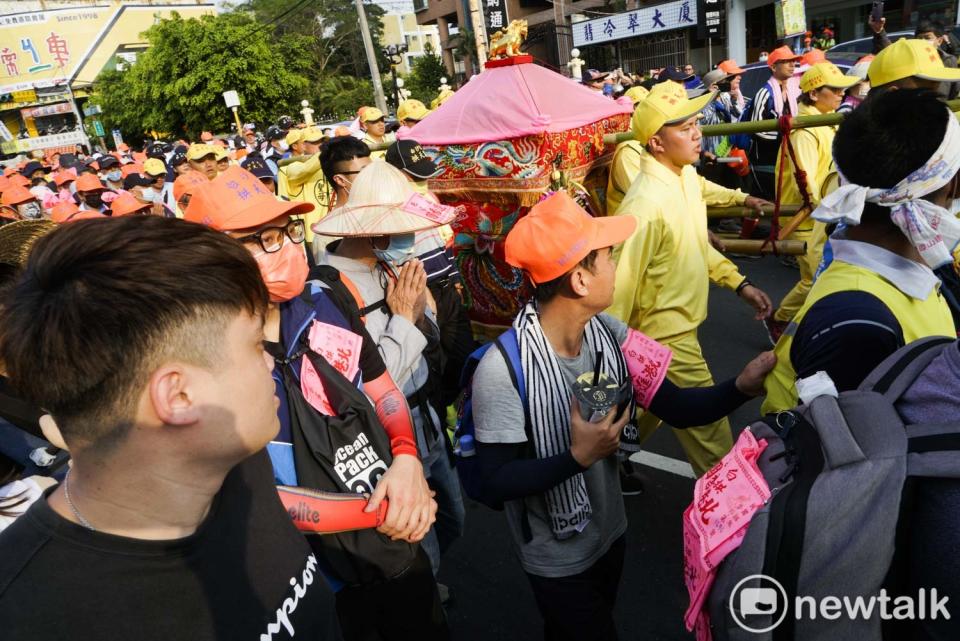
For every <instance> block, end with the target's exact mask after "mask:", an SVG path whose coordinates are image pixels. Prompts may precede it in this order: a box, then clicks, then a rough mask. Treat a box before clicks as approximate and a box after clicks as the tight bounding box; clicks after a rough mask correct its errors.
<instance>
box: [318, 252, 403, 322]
mask: <svg viewBox="0 0 960 641" xmlns="http://www.w3.org/2000/svg"><path fill="white" fill-rule="evenodd" d="M309 278H311V279H316V280H320V281H322V282H323V284H324V285H326V286H327V287H328V288H329V289H330V292H331V298H333V302H334V303H336V305H337V307H339V308H340V311H342V312H343V313H344V314H347V313H348V311H350V310H355V311H356V312H357V313H358V314H359V315H360V321H361V322H363V323H364V324H366V322H367V314H369V313H371V312H374V311H376V310H378V309H380V308H381V307H384V306H385V305H386V304H387V301H386V300H385V299H384V300H381V301H379V302H377V303H374V304H373V305H366V303H365V302H364V300H363V296H361V295H360V290H359V289H358V288H357V285H356V283H354V282H353V281H352V280H350V278H349V277H348V276H347V275H346V274H344V273H343V272H341V271H339V270H338V269H336V268H335V267H331V266H330V265H317V266H316V267H314V268H312V269H311V270H310V276H309Z"/></svg>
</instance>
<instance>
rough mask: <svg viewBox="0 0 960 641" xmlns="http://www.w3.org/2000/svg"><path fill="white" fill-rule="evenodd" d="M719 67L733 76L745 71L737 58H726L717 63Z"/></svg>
mask: <svg viewBox="0 0 960 641" xmlns="http://www.w3.org/2000/svg"><path fill="white" fill-rule="evenodd" d="M717 69H719V70H720V71H722V72H724V73H727V74H730V75H732V76H736V75H738V74H741V73H743V69H741V68H740V65H738V64H737V61H736V60H724V61H723V62H721V63H720V64H718V65H717Z"/></svg>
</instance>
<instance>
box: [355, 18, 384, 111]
mask: <svg viewBox="0 0 960 641" xmlns="http://www.w3.org/2000/svg"><path fill="white" fill-rule="evenodd" d="M356 4H357V18H358V19H359V20H360V35H361V36H363V48H364V49H366V50H367V64H369V65H370V76H371V77H372V78H371V79H372V80H373V99H374V100H375V101H376V103H377V109H379V110H380V111H382V112H383V113H387V99H386V98H384V96H383V83H381V82H380V68H379V67H378V66H377V54H376V53H374V51H373V39H372V38H371V37H370V27H369V26H368V25H367V12H366V11H364V10H363V0H356Z"/></svg>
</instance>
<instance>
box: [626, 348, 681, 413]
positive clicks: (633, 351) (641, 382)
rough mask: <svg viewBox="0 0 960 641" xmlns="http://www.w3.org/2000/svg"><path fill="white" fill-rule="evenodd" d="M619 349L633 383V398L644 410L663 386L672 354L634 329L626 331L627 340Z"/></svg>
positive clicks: (668, 349)
mask: <svg viewBox="0 0 960 641" xmlns="http://www.w3.org/2000/svg"><path fill="white" fill-rule="evenodd" d="M620 349H621V350H623V356H624V358H625V359H626V361H627V371H629V373H630V379H631V380H632V381H633V392H634V398H636V400H637V403H639V404H640V405H641V407H643V408H644V409H646V408H648V407H650V402H651V401H652V400H653V397H654V395H655V394H656V393H657V390H658V389H660V385H662V384H663V379H664V378H665V377H666V375H667V368H668V367H669V366H670V360H671V359H672V358H673V352H671V351H670V348H669V347H666V346H664V345H661V344H660V343H658V342H657V341H655V340H653V339H652V338H650V337H649V336H646V335H645V334H642V333H640V332H638V331H637V330H635V329H629V330H627V340H625V341H624V342H623V344H622V345H621V346H620Z"/></svg>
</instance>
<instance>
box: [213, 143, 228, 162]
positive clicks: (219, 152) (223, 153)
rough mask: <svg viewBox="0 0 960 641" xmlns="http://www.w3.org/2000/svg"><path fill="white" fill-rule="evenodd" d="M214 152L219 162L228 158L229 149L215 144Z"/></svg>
mask: <svg viewBox="0 0 960 641" xmlns="http://www.w3.org/2000/svg"><path fill="white" fill-rule="evenodd" d="M213 154H214V156H215V157H216V159H217V162H220V161H221V160H223V159H224V158H228V155H227V150H226V149H224V148H223V147H217V146H214V147H213Z"/></svg>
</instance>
